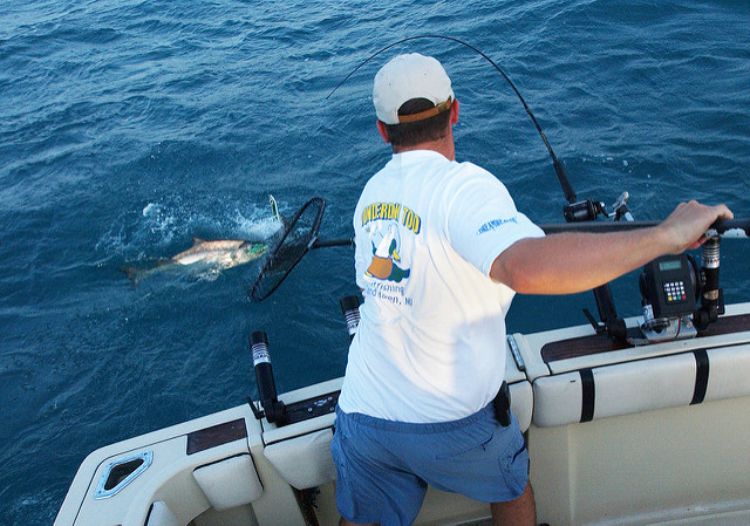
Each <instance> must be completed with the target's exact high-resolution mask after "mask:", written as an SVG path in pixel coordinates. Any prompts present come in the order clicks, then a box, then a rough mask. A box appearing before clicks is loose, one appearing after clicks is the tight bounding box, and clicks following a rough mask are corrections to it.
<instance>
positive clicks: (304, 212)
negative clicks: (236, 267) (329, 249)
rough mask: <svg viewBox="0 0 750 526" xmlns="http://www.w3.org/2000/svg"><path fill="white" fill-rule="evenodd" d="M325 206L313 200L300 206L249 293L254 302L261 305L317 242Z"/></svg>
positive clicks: (319, 201)
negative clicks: (258, 302)
mask: <svg viewBox="0 0 750 526" xmlns="http://www.w3.org/2000/svg"><path fill="white" fill-rule="evenodd" d="M325 207H326V202H325V200H324V199H323V198H321V197H313V198H312V199H310V200H309V201H308V202H307V203H305V204H304V205H302V208H300V209H299V210H298V211H297V213H296V214H294V217H293V218H292V219H291V221H289V223H288V224H287V225H286V226H285V228H284V231H283V233H282V234H281V236H280V237H279V240H278V242H277V243H276V244H275V245H274V246H273V247H272V249H271V250H270V251H269V255H268V256H267V258H266V261H265V263H264V265H263V268H262V269H261V271H260V274H259V275H258V278H257V279H256V280H255V283H253V286H252V288H251V289H250V297H251V298H252V299H253V300H254V301H263V300H264V299H266V298H267V297H268V296H270V295H271V294H272V293H273V291H275V290H276V289H277V288H278V287H279V285H281V284H282V283H283V282H284V280H285V279H286V277H287V276H288V275H289V273H290V272H291V271H292V270H294V267H296V266H297V263H299V262H300V260H301V259H302V258H303V257H304V256H305V254H307V252H308V251H309V250H310V249H311V248H313V245H314V244H315V242H316V241H317V239H318V231H319V230H320V223H321V221H322V220H323V211H324V210H325Z"/></svg>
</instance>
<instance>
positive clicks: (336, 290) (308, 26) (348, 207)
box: [0, 0, 750, 525]
mask: <svg viewBox="0 0 750 526" xmlns="http://www.w3.org/2000/svg"><path fill="white" fill-rule="evenodd" d="M748 20H750V4H748V3H747V2H731V1H712V2H693V1H682V2H651V1H634V2H624V3H623V2H605V1H593V0H573V1H563V0H536V1H532V2H524V3H520V2H519V3H511V2H508V3H499V2H461V3H457V2H446V1H443V2H436V3H426V2H425V3H423V2H417V1H415V0H412V1H410V2H403V3H397V2H389V1H385V2H375V3H373V2H362V1H354V2H347V3H337V2H331V1H323V2H304V1H301V0H297V1H284V2H257V1H233V0H214V1H205V2H186V1H182V0H177V1H166V0H151V1H134V0H131V1H128V0H125V1H123V0H118V1H114V0H98V1H72V0H54V1H53V0H29V1H26V2H20V1H17V0H11V1H6V2H3V3H0V93H2V96H1V97H0V223H1V224H2V226H3V228H2V229H0V261H1V264H0V265H1V266H0V407H2V417H3V418H2V421H3V425H2V427H1V428H0V444H3V447H2V449H1V450H0V465H2V466H3V469H2V470H1V471H0V502H2V506H0V524H3V525H6V524H7V525H16V524H34V525H36V524H49V523H51V522H52V521H53V519H54V517H55V514H56V513H57V510H58V508H59V506H60V504H61V503H62V500H63V498H64V496H65V493H66V491H67V488H68V485H69V484H70V482H71V480H72V478H73V476H74V474H75V472H76V469H77V467H78V465H79V463H80V462H81V461H82V460H83V458H84V457H85V456H86V455H87V454H88V453H89V452H90V451H92V450H94V449H96V448H98V447H100V446H103V445H106V444H109V443H112V442H115V441H118V440H122V439H125V438H128V437H131V436H134V435H138V434H142V433H145V432H148V431H151V430H154V429H158V428H161V427H165V426H168V425H171V424H174V423H177V422H181V421H184V420H187V419H190V418H194V417H198V416H201V415H205V414H208V413H211V412H214V411H218V410H221V409H224V408H227V407H232V406H235V405H238V404H241V403H243V401H244V399H245V396H246V395H250V396H254V395H255V394H256V389H255V385H254V381H253V380H252V367H251V362H250V356H249V353H248V350H247V343H246V341H247V336H248V334H249V332H250V331H252V330H257V329H264V330H266V331H267V333H268V335H269V338H270V341H271V351H272V354H273V360H274V365H275V369H276V375H277V385H278V386H279V389H280V390H281V391H286V390H290V389H295V388H298V387H301V386H304V385H307V384H310V383H313V382H318V381H322V380H326V379H330V378H334V377H337V376H340V375H342V374H343V371H344V366H345V361H346V351H347V342H348V338H347V336H346V333H345V329H344V323H343V320H341V317H340V314H339V310H338V304H337V302H338V299H339V298H340V297H341V296H343V295H345V294H348V293H351V292H353V291H354V290H355V286H354V283H353V269H352V253H351V250H350V249H347V248H332V249H326V250H319V251H316V252H314V253H311V254H310V255H308V256H307V257H306V258H305V259H304V260H303V261H302V262H301V263H300V265H299V266H298V267H297V269H296V270H295V271H294V273H293V274H292V275H291V276H290V277H289V279H288V280H287V282H286V283H284V285H283V286H282V287H281V288H280V289H279V290H278V292H277V293H276V294H274V295H273V296H271V297H270V298H269V299H268V300H266V301H265V302H263V303H259V304H258V303H251V302H250V301H249V300H248V298H247V294H246V292H247V287H248V285H249V284H250V283H251V282H252V281H253V279H254V277H255V276H256V275H257V273H258V265H257V264H250V265H247V266H245V267H241V268H236V269H232V270H229V271H226V272H225V273H223V274H222V275H221V276H219V277H218V279H215V280H208V279H201V278H200V276H197V277H196V276H193V275H164V276H158V277H155V278H154V280H153V281H145V282H143V283H142V284H141V285H139V286H137V287H133V286H132V284H131V283H130V282H129V281H128V279H127V278H126V277H125V275H124V274H123V273H122V272H121V271H120V269H121V268H122V267H123V266H125V265H127V264H134V263H135V264H138V265H148V264H149V263H153V262H154V261H156V260H158V259H160V258H166V257H169V256H171V255H173V254H175V253H177V252H179V251H181V250H184V249H186V248H188V247H189V246H190V244H191V238H192V236H200V237H204V238H209V239H210V238H214V239H216V238H254V239H256V238H261V237H264V236H267V235H270V234H271V233H272V231H273V227H272V225H271V223H270V222H269V221H268V217H269V210H268V206H267V196H268V194H269V193H272V194H274V195H275V196H276V197H277V199H278V200H279V202H280V205H281V208H282V212H285V213H287V214H291V213H293V212H294V210H295V209H296V208H297V207H299V206H300V205H302V203H303V202H304V201H306V200H307V198H309V197H310V196H313V195H319V196H322V197H324V198H325V199H326V200H327V201H328V208H327V211H326V215H325V218H324V222H323V226H322V229H321V234H322V237H328V238H335V237H346V236H348V235H350V234H351V214H352V211H353V208H354V205H355V203H356V200H357V197H358V195H359V192H360V190H361V188H362V186H363V185H364V183H365V181H366V180H367V178H368V177H369V176H370V175H371V174H372V173H373V172H374V171H375V170H377V168H378V167H379V166H381V165H382V164H383V163H384V162H386V160H387V159H388V157H389V151H388V149H387V147H386V145H384V144H383V143H382V142H381V141H380V139H379V137H378V136H377V134H376V132H375V127H374V119H375V118H374V114H373V110H372V107H371V102H370V84H371V79H372V76H373V75H374V73H375V71H376V70H377V68H378V67H379V66H380V65H382V63H383V62H384V61H385V60H386V59H387V58H388V57H389V56H391V55H392V54H393V53H395V52H399V51H407V50H411V51H420V52H422V53H426V54H433V55H435V56H437V57H438V58H439V59H440V60H442V61H443V62H444V64H445V65H446V68H447V70H448V72H449V73H450V75H451V76H452V78H453V81H454V89H455V92H456V94H457V96H458V98H459V99H460V101H461V103H462V106H461V110H462V113H461V121H460V122H459V124H458V126H457V130H456V135H457V141H458V147H457V151H458V158H459V159H460V160H471V161H473V162H476V163H478V164H480V165H483V166H485V167H486V168H488V169H490V170H491V171H493V172H494V173H495V174H496V175H497V176H498V177H499V178H500V179H501V180H502V181H503V182H504V183H505V184H506V185H507V186H508V188H509V189H510V191H511V193H512V194H513V196H514V197H515V199H516V202H517V205H518V207H519V208H520V209H521V210H523V211H524V212H526V213H527V214H528V215H529V216H530V217H531V218H532V219H534V220H535V221H538V222H540V223H550V222H559V221H561V220H562V216H561V206H562V203H563V198H562V193H561V191H560V188H559V186H558V184H557V181H556V179H555V175H554V172H553V171H552V169H551V164H550V160H549V157H548V155H547V152H546V150H545V148H544V146H543V144H542V142H541V141H540V140H539V137H538V136H537V135H536V132H535V130H534V129H533V127H532V126H531V124H530V123H529V121H528V118H527V117H526V115H525V113H524V112H523V109H522V108H521V106H520V105H519V103H518V101H517V100H516V99H515V96H514V95H513V93H512V92H511V91H510V89H509V88H508V87H507V85H506V84H504V82H503V81H502V79H500V77H499V76H498V75H497V74H496V73H495V72H494V70H492V69H491V68H490V67H489V66H488V65H487V63H485V62H484V61H483V60H482V59H481V58H480V57H479V56H477V55H476V54H474V53H472V52H471V51H468V50H467V49H465V48H462V47H461V46H458V45H456V44H454V43H450V42H445V41H439V40H431V39H421V40H418V41H413V42H410V43H408V44H406V45H402V46H398V47H396V48H394V49H393V50H391V51H389V52H388V53H386V54H384V55H382V56H380V57H377V58H376V59H375V60H373V61H372V62H370V63H368V64H366V65H365V66H364V67H363V68H362V69H361V70H359V71H358V72H357V73H356V74H354V75H353V76H352V78H351V79H350V80H349V81H348V82H347V83H346V84H345V85H344V86H343V87H342V88H341V89H339V90H338V91H337V92H336V93H335V94H334V95H333V96H332V97H331V98H330V99H326V98H325V97H326V95H327V94H328V93H329V92H330V90H331V89H333V87H334V86H335V85H336V84H337V83H338V82H339V81H340V80H341V79H342V78H343V77H344V76H345V75H346V74H347V73H349V72H350V71H351V70H352V69H353V68H354V67H355V66H356V65H357V64H359V63H360V62H361V61H363V60H364V59H366V58H367V57H368V56H370V55H371V54H372V53H373V52H374V51H375V50H377V49H379V48H381V47H383V46H386V45H387V44H389V43H391V42H394V41H396V40H398V39H400V38H403V37H407V36H412V35H417V34H422V33H436V34H444V35H451V36H454V37H458V38H462V39H465V40H467V41H468V42H470V43H471V44H473V45H475V46H477V47H479V48H480V49H482V50H483V51H484V52H485V53H487V54H488V55H489V56H490V57H492V58H493V59H495V60H496V61H498V62H499V63H500V64H501V65H502V66H503V67H504V68H505V69H506V70H507V72H508V73H509V74H510V76H511V77H512V78H513V79H514V80H515V82H516V84H517V85H518V87H519V89H520V90H521V92H522V93H523V94H524V95H525V97H526V99H527V100H528V102H529V105H530V106H531V108H532V109H533V110H534V112H535V113H536V115H537V117H538V119H539V121H540V123H541V125H542V126H543V128H544V130H545V132H546V133H547V135H548V137H549V139H550V141H551V143H552V144H553V146H554V148H555V149H556V151H557V153H558V156H559V157H560V158H561V160H562V161H563V162H564V164H565V165H566V167H567V170H568V173H569V176H570V178H571V181H572V183H573V186H574V188H575V190H576V191H577V192H578V194H579V196H580V197H583V198H593V199H597V200H603V201H605V202H606V203H608V204H609V203H612V202H613V201H614V200H615V199H616V198H617V196H618V195H619V194H620V192H622V191H624V190H627V191H628V192H629V193H630V195H631V196H632V198H631V205H632V208H633V210H634V213H635V215H636V218H637V219H643V220H646V219H660V218H663V217H665V216H666V215H667V214H668V213H669V211H670V210H671V209H672V208H673V207H674V206H675V205H676V204H677V203H678V202H680V201H682V200H688V199H691V198H697V199H700V200H705V201H707V202H711V203H717V202H726V203H727V204H728V205H730V206H731V207H732V208H733V209H734V210H735V211H736V212H737V214H738V215H741V216H745V217H747V216H748V215H750V197H749V196H750V192H749V190H750V184H749V183H748V181H749V179H748V176H749V175H750V174H749V168H750V89H748V88H750V24H748ZM722 248H723V255H724V259H723V263H722V279H723V285H724V288H725V295H726V299H727V301H728V302H739V301H745V300H748V299H750V268H749V267H748V264H747V259H746V255H747V254H748V246H747V244H746V243H743V242H740V241H736V242H725V243H724V245H723V247H722ZM614 294H615V297H616V298H617V300H618V306H619V308H620V311H621V313H623V314H625V315H635V314H638V311H639V298H638V295H637V292H636V281H635V275H630V276H627V277H625V278H623V279H621V280H618V281H617V282H616V283H615V284H614ZM584 307H588V308H590V309H591V308H593V301H592V300H591V298H590V297H589V295H576V296H573V297H560V298H551V299H549V298H547V299H539V298H528V297H519V298H517V300H516V303H515V305H514V308H513V309H512V312H511V314H510V316H509V322H508V323H509V329H510V330H511V331H522V332H523V331H536V330H542V329H549V328H554V327H558V326H562V325H570V324H581V323H585V320H584V318H583V316H582V314H581V309H582V308H584Z"/></svg>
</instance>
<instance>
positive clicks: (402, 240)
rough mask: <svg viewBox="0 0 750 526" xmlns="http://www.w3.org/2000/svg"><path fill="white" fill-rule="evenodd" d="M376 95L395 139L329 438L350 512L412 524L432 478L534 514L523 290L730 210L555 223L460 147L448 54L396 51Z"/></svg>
mask: <svg viewBox="0 0 750 526" xmlns="http://www.w3.org/2000/svg"><path fill="white" fill-rule="evenodd" d="M373 102H374V105H375V110H376V114H377V117H378V122H377V129H378V131H379V133H380V135H381V136H382V138H383V140H384V141H385V142H387V143H390V144H391V146H392V148H393V152H394V155H393V158H392V159H391V160H390V162H388V163H387V164H386V166H385V167H384V168H383V169H382V170H381V171H379V172H378V173H377V174H375V175H374V176H373V177H372V178H371V179H370V181H369V182H368V183H367V184H366V186H365V188H364V190H363V192H362V195H361V197H360V200H359V203H358V204H357V207H356V210H355V214H354V229H355V242H356V255H355V267H356V277H357V283H358V285H359V286H360V287H361V288H362V290H363V294H364V298H365V301H364V304H363V305H362V307H361V309H360V314H361V322H360V325H359V329H358V331H357V334H356V336H355V338H354V340H353V342H352V344H351V348H350V351H349V361H348V364H347V369H346V376H345V380H344V385H343V388H342V391H341V397H340V399H339V407H338V410H337V420H336V434H335V437H334V441H333V443H332V446H331V449H332V452H333V456H334V461H335V464H336V469H337V474H338V481H337V486H336V500H337V505H338V508H339V511H340V513H341V515H342V524H373V523H379V524H382V525H383V526H390V525H401V524H411V523H412V522H413V521H414V520H415V518H416V516H417V513H418V512H419V508H420V507H421V504H422V499H423V497H424V493H425V490H426V486H427V485H428V484H429V485H432V486H434V487H436V488H439V489H442V490H445V491H451V492H457V493H461V494H463V495H466V496H468V497H470V498H474V499H477V500H480V501H484V502H487V503H490V505H491V511H492V516H493V521H494V522H495V524H528V525H531V524H534V523H535V508H534V498H533V494H532V492H531V487H530V485H529V483H528V454H527V451H526V447H525V444H524V440H523V437H522V435H521V433H520V431H519V429H518V424H517V422H516V420H515V418H512V419H511V421H510V424H509V425H503V424H501V423H500V422H499V421H498V418H497V417H496V413H495V411H494V409H493V404H492V402H493V399H495V397H496V395H497V394H498V392H499V390H500V388H501V385H502V383H503V376H504V372H505V352H504V351H503V345H502V343H503V342H504V341H505V314H506V313H507V311H508V308H509V307H510V303H511V300H512V299H513V296H514V294H515V293H516V292H521V293H528V294H567V293H574V292H580V291H584V290H588V289H591V288H593V287H595V286H598V285H601V284H603V283H606V282H608V281H610V280H612V279H614V278H616V277H617V276H620V275H622V274H624V273H626V272H628V271H630V270H633V269H635V268H637V267H639V266H641V265H643V264H645V263H646V262H648V261H650V260H652V259H654V258H656V257H658V256H661V255H664V254H667V253H679V252H681V251H683V250H685V249H686V248H688V247H691V246H695V245H697V244H698V241H699V239H700V238H701V236H702V234H703V233H704V232H705V231H706V229H707V228H708V226H709V225H710V224H711V223H713V222H714V221H715V220H716V219H717V218H719V217H722V218H731V217H732V213H731V212H730V211H729V209H727V208H726V207H725V206H723V205H722V206H716V207H707V206H703V205H701V204H698V203H696V202H694V201H693V202H690V203H687V204H682V205H680V206H678V207H677V209H676V210H675V211H674V212H673V213H672V214H671V215H670V216H669V218H667V220H666V221H664V222H663V223H662V224H660V225H659V226H657V227H654V228H650V229H643V230H640V231H633V232H627V233H611V234H598V235H597V234H559V235H553V236H548V237H544V234H543V232H542V231H541V230H540V229H539V228H538V227H536V226H535V225H534V224H533V223H531V221H529V219H528V218H527V217H526V216H525V215H523V214H521V213H520V212H518V211H517V210H516V207H515V205H514V203H513V200H512V199H511V197H510V195H509V194H508V192H507V190H506V189H505V187H504V186H503V185H502V183H500V182H499V181H498V180H497V179H496V178H495V177H494V176H493V175H492V174H490V173H489V172H487V171H485V170H483V169H482V168H480V167H478V166H476V165H474V164H471V163H457V162H456V161H455V145H454V140H453V132H452V127H453V125H454V124H455V123H456V122H457V121H458V114H459V103H458V101H457V100H456V98H455V96H454V94H453V90H452V88H451V81H450V79H449V78H448V75H447V74H446V73H445V70H444V69H443V67H442V66H441V65H440V63H439V62H438V61H437V60H435V59H433V58H431V57H424V56H422V55H419V54H407V55H400V56H397V57H395V58H394V59H393V60H391V61H390V62H388V63H387V64H386V65H385V66H383V68H382V69H381V70H380V71H379V72H378V73H377V75H376V76H375V81H374V86H373ZM582 255H583V256H582ZM505 424H507V422H505Z"/></svg>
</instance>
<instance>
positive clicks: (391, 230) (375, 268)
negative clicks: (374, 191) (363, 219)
mask: <svg viewBox="0 0 750 526" xmlns="http://www.w3.org/2000/svg"><path fill="white" fill-rule="evenodd" d="M383 226H385V225H383V224H382V223H376V224H374V225H368V227H365V231H366V232H367V233H368V235H369V237H370V243H372V260H371V261H370V265H369V266H368V267H367V270H366V271H365V276H367V277H370V278H375V279H379V280H384V281H395V282H396V283H399V282H400V281H401V280H402V279H405V278H408V277H409V274H410V273H411V270H410V269H404V268H401V266H399V264H400V263H401V255H400V254H399V247H400V246H401V237H400V236H399V233H398V227H397V226H396V223H395V222H388V224H387V226H386V227H385V228H382V227H383ZM378 227H381V228H378Z"/></svg>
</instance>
